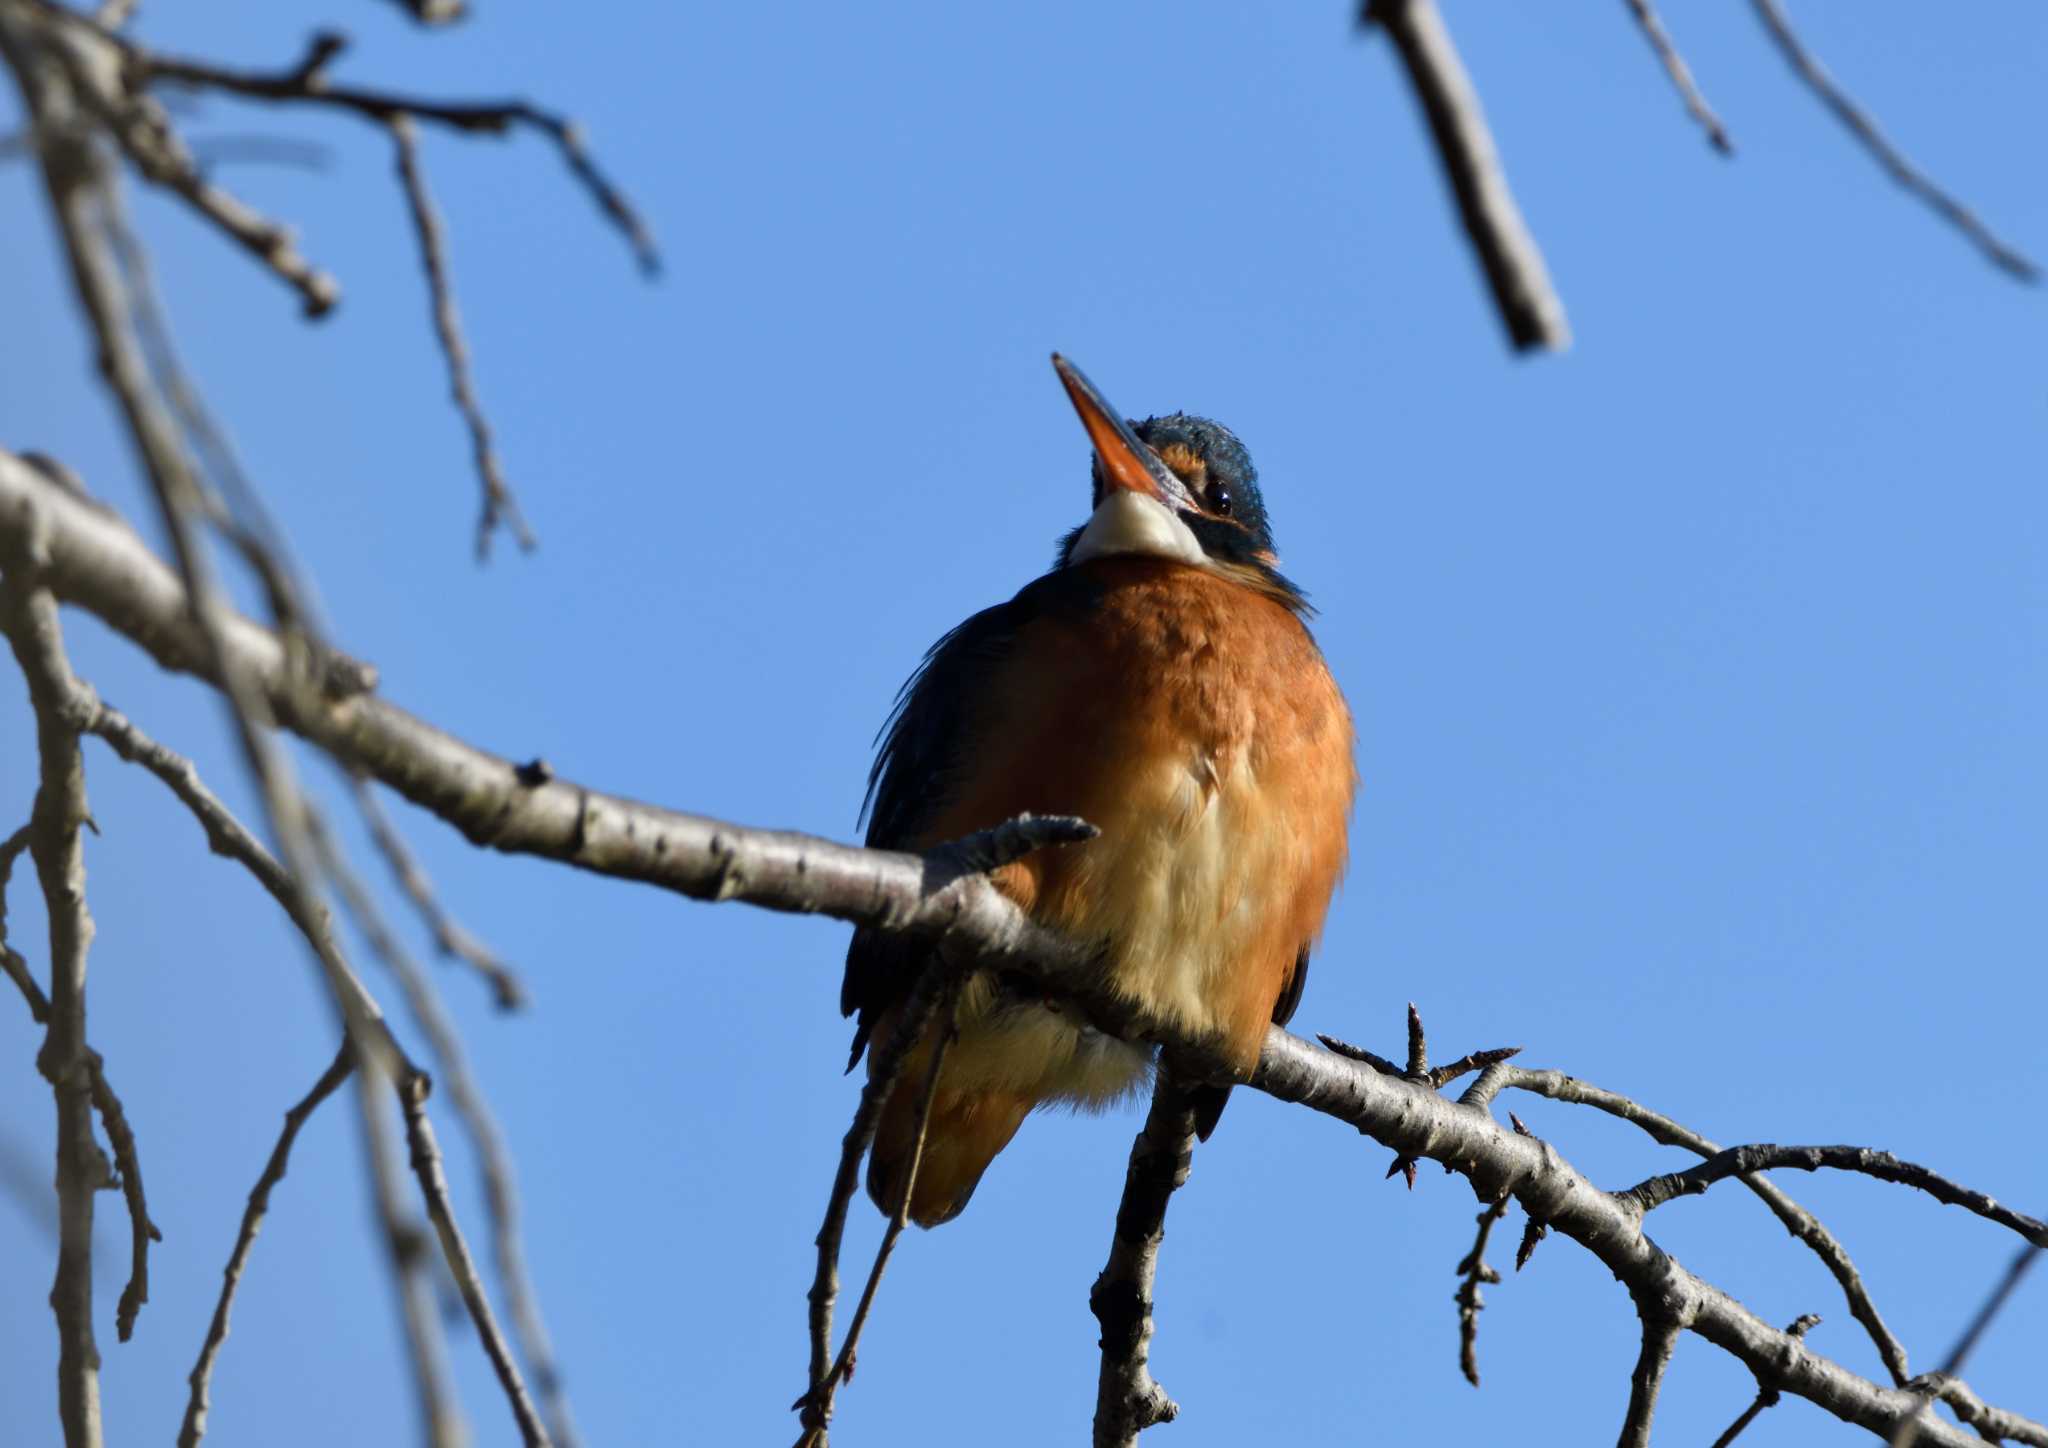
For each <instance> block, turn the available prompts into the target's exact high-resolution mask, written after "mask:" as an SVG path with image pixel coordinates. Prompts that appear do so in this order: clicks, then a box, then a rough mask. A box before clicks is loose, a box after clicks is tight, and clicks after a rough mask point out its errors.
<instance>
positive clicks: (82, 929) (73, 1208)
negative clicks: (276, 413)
mask: <svg viewBox="0 0 2048 1448" xmlns="http://www.w3.org/2000/svg"><path fill="white" fill-rule="evenodd" d="M0 26H4V21H0ZM39 561H40V559H39V557H38V556H37V550H36V548H35V546H34V540H33V537H32V536H31V535H11V536H8V537H4V538H0V564H4V566H5V569H6V573H5V575H4V577H0V628H4V629H5V631H6V634H7V639H8V642H9V644H10V645H11V646H12V647H13V650H14V657H15V661H16V662H17V663H18V664H19V665H20V666H21V672H22V675H23V676H24V677H25V678H26V679H27V681H28V693H29V702H30V703H31V705H32V706H33V707H34V710H35V717H36V757H37V762H38V782H37V786H36V797H35V806H34V810H33V812H32V814H31V815H30V818H29V833H28V851H29V857H30V859H31V860H33V861H34V863H35V867H36V879H37V882H38V883H39V884H40V885H41V886H42V892H43V904H44V907H45V910H46V912H47V914H48V916H49V930H50V994H49V1006H48V1011H47V1016H48V1024H47V1026H46V1027H45V1029H44V1034H43V1044H42V1048H41V1049H40V1050H39V1051H38V1052H37V1053H36V1068H37V1069H38V1070H39V1071H40V1072H41V1073H42V1075H43V1078H44V1079H45V1080H47V1081H48V1082H49V1083H50V1090H51V1092H52V1094H53V1095H54V1096H55V1097H56V1105H57V1220H58V1234H59V1235H58V1247H57V1279H56V1281H55V1283H53V1284H52V1286H51V1288H50V1306H51V1308H52V1309H53V1310H54V1311H55V1313H56V1315H57V1342H58V1357H57V1406H58V1413H59V1417H60V1419H61V1421H62V1422H63V1425H64V1441H65V1443H66V1444H67V1445H68V1448H98V1445H99V1443H100V1441H101V1438H100V1380H99V1370H100V1353H99V1346H98V1344H97V1343H95V1342H94V1340H93V1326H92V1229H93V1196H94V1193H96V1192H98V1191H99V1190H100V1189H101V1188H102V1187H104V1186H109V1185H111V1184H112V1173H111V1172H110V1170H109V1169H108V1166H107V1159H106V1156H105V1155H104V1154H103V1153H102V1152H101V1150H100V1146H99V1142H98V1141H97V1139H95V1137H94V1135H93V1124H92V1123H93V1069H92V1050H91V1048H90V1047H89V1046H88V1045H87V1044H86V1035H85V972H86V953H87V951H88V950H89V948H90V947H91V944H92V936H93V922H92V915H91V913H90V912H89V911H88V910H87V908H86V901H85V849H84V843H83V840H82V839H81V830H82V829H83V827H84V825H85V824H86V822H87V820H88V819H90V817H91V811H90V810H89V808H88V806H87V804H86V797H85V759H84V756H83V754H82V753H81V751H80V749H79V746H78V732H79V723H80V721H79V719H78V717H77V715H76V713H75V711H74V710H72V709H71V708H70V707H69V706H70V704H71V691H70V689H69V688H68V687H67V685H68V683H69V682H70V681H71V677H72V676H71V663H70V660H69V659H67V658H66V657H65V653H64V639H63V635H62V634H61V633H60V632H59V630H58V626H57V604H56V600H55V599H53V598H52V597H51V596H50V595H49V593H48V592H46V591H44V590H43V589H41V588H39V587H35V586H34V585H33V584H32V583H31V581H30V580H31V577H32V574H33V572H34V570H35V566H36V564H37V563H38V562H39ZM144 1250H145V1251H146V1250H147V1249H146V1246H145V1247H144Z"/></svg>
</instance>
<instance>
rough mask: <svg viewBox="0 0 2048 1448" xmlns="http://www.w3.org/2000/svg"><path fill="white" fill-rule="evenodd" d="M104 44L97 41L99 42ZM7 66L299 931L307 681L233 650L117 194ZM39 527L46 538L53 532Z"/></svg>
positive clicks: (107, 376)
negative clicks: (139, 322) (297, 721)
mask: <svg viewBox="0 0 2048 1448" xmlns="http://www.w3.org/2000/svg"><path fill="white" fill-rule="evenodd" d="M35 5H36V8H37V10H38V11H39V12H40V13H41V14H43V15H44V16H45V17H46V23H48V24H53V25H55V24H61V25H64V26H71V27H77V26H80V25H83V24H85V22H84V21H83V19H82V18H81V17H79V16H77V15H76V14H75V13H74V12H71V11H68V10H66V9H64V8H63V7H62V6H58V5H54V4H51V3H48V0H35ZM94 33H95V34H98V33H99V32H94ZM0 41H4V42H5V48H6V54H7V59H8V61H9V64H10V66H11V67H12V68H13V70H14V71H15V74H16V76H17V78H18V79H19V80H20V81H21V84H22V91H23V96H24V98H25V99H26V101H27V105H28V110H29V113H30V115H31V117H32V118H33V120H34V124H35V128H36V133H37V139H38V147H39V150H38V155H39V158H40V161H41V166H40V169H41V173H42V180H43V186H44V190H45V192H46V193H47V195H48V198H49V201H50V209H51V214H52V216H53V218H54V219H55V221H56V223H57V228H58V232H59V235H60V238H61V240H62V242H63V249H64V254H65V258H66V260H67V262H68V263H69V266H70V270H71V277H72V282H73V285H74V288H75V290H76V291H77V294H78V298H79V301H80V303H81V305H82V307H83V309H84V311H85V313H86V317H87V321H88V323H89V325H90V328H91V331H92V334H93V337H94V340H95V341H96V343H97V344H98V346H97V352H98V357H99V362H100V370H101V375H102V377H103V379H104V381H105V382H106V384H107V387H108V390H109V391H110V392H111V393H112V394H113V396H114V399H115V401H116V402H117V403H118V404H119V406H120V409H121V413H122V417H123V420H124V422H125V423H126V425H127V429H128V434H129V437H130V440H131V441H132V442H133V444H134V446H135V448H136V450H137V452H138V453H139V454H140V456H141V459H142V462H143V464H144V468H145V472H146V474H147V476H148V478H149V482H150V486H151V491H152V494H153V496H154V498H155V501H156V504H157V511H158V516H159V520H160V521H161V522H162V524H163V526H164V529H165V532H166V533H167V535H168V536H169V538H170V540H171V543H172V549H173V552H174V554H175V556H176V558H177V560H178V568H179V579H180V582H181V585H182V591H183V594H184V602H183V610H184V612H185V614H186V620H187V622H188V623H189V625H190V626H191V628H192V630H193V633H194V636H195V642H196V644H197V647H198V649H199V653H200V657H202V658H204V659H205V660H206V661H207V662H208V663H209V664H210V665H211V670H210V672H211V673H212V676H213V677H214V678H215V680H216V682H217V683H218V685H219V686H220V688H221V690H222V692H223V693H225V694H226V696H227V698H228V701H229V703H230V704H231V705H232V706H233V708H232V710H231V711H230V716H231V721H232V723H233V726H234V732H235V737H236V740H237V742H238V743H239V744H240V746H241V749H242V753H243V756H244V759H245V760H246V762H247V764H248V766H249V769H250V773H251V774H252V776H253V777H254V779H255V780H256V783H257V785H258V786H259V790H260V793H261V796H262V799H263V802H264V809H265V813H266V815H267V817H268V821H269V824H270V827H271V830H272V832H273V834H274V835H275V836H276V838H277V840H278V844H279V849H280V852H281V854H282V856H283V865H284V871H283V882H282V883H283V888H284V890H285V892H286V893H287V894H288V895H290V896H291V897H293V898H294V900H295V905H294V906H293V907H292V908H291V913H292V915H293V918H294V919H295V920H303V919H306V918H308V917H310V916H312V915H313V914H315V913H316V909H317V906H316V904H315V900H314V885H313V884H312V883H311V882H313V881H316V880H317V875H316V874H314V873H313V871H312V870H311V868H310V865H311V860H310V858H309V855H308V852H307V848H306V842H305V839H304V832H303V828H302V826H301V823H300V821H301V816H302V814H303V809H304V801H303V798H302V796H301V795H300V792H299V789H298V784H297V781H296V779H295V778H294V777H293V773H292V770H291V765H290V761H289V760H288V759H287V758H286V757H285V756H284V754H283V753H282V751H281V749H280V748H279V745H278V741H277V740H276V739H275V738H274V737H272V735H271V734H270V731H269V730H268V729H267V727H266V726H267V725H268V724H269V723H270V722H272V719H273V717H274V716H273V714H272V705H273V704H278V705H282V706H283V707H286V708H293V707H303V705H304V703H305V700H306V697H307V695H308V694H310V693H312V692H313V687H312V685H313V681H312V680H310V679H309V678H308V677H307V676H306V671H305V670H303V669H300V668H296V667H293V666H292V665H291V663H290V662H289V659H287V661H286V666H285V667H284V668H282V669H281V670H280V671H279V672H278V673H277V674H276V675H275V676H274V677H273V678H272V679H271V681H270V682H271V683H272V684H273V685H274V686H277V688H278V692H277V693H276V694H274V695H273V694H270V693H268V692H266V691H258V690H257V689H255V688H254V687H253V680H252V679H251V678H250V677H249V676H248V673H247V671H246V668H245V663H246V661H245V658H244V656H243V655H242V654H241V653H240V652H239V651H237V650H236V649H234V648H233V647H232V646H231V644H230V642H229V637H228V636H229V634H230V633H232V631H233V628H234V616H233V614H232V611H231V610H230V609H229V608H228V606H227V604H226V603H225V602H224V600H223V598H222V595H221V590H220V587H219V584H218V582H217V580H216V579H215V578H214V575H213V569H212V561H211V558H210V556H209V554H208V551H207V547H206V540H205V536H204V532H203V528H204V523H205V521H206V519H207V508H206V499H205V490H204V488H203V487H202V486H201V485H200V483H199V480H198V477H197V475H196V472H195V470H194V468H193V466H192V462H191V459H190V457H189V456H188V454H187V452H186V450H185V447H184V443H183V439H182V437H181V435H180V432H179V428H178V425H177V423H176V421H175V419H174V417H173V414H172V410H171V408H170V406H169V405H168V403H167V402H166V401H165V399H164V397H163V395H162V393H161V391H160V390H159V388H158V387H157V386H156V384H155V381H154V379H153V377H152V374H151V369H150V366H149V362H148V358H147V354H146V352H145V350H144V348H143V346H142V344H141V342H140V340H139V338H138V336H137V332H136V328H135V321H134V316H133V314H132V312H131V310H130V306H129V297H128V288H127V287H126V286H125V285H124V282H123V277H122V267H121V264H120V261H119V259H118V257H117V256H116V254H115V248H114V246H113V244H112V242H111V240H110V237H109V234H108V229H107V226H106V224H105V219H106V217H107V216H108V215H109V214H110V212H111V209H112V208H111V203H109V202H108V200H107V198H108V197H109V196H110V195H111V194H112V193H113V192H114V190H115V189H116V186H117V178H115V177H114V176H112V175H111V174H110V173H109V172H108V169H107V167H106V165H105V164H104V161H103V159H102V158H101V156H100V155H99V154H98V152H97V150H96V149H95V147H94V145H93V142H92V138H91V136H90V134H89V129H88V124H87V118H86V115H85V113H84V111H83V110H82V108H81V107H82V103H81V101H80V98H79V97H78V95H77V94H76V93H75V89H74V86H75V82H74V81H73V79H72V77H71V75H70V73H69V71H68V70H67V67H66V65H65V64H64V63H63V61H62V60H61V59H59V58H56V57H53V56H52V55H51V54H49V53H48V52H49V47H48V46H40V47H39V46H37V45H35V44H33V43H25V42H23V41H21V40H20V39H19V37H18V35H17V32H16V31H15V29H14V28H13V27H12V26H11V25H9V26H0ZM38 526H45V527H47V526H49V525H48V524H47V522H45V523H42V524H39V525H38ZM316 959H317V961H318V963H319V965H320V966H321V969H322V971H323V973H325V974H326V976H327V983H328V986H329V989H330V991H331V992H332V994H333V997H334V999H335V1001H336V1004H337V1006H338V1008H339V1009H340V1011H341V1013H342V1017H343V1020H344V1022H345V1023H346V1025H347V1028H348V1030H349V1033H350V1035H351V1036H353V1037H354V1038H355V1039H356V1040H357V1041H358V1043H359V1045H361V1047H362V1048H363V1049H364V1050H366V1051H371V1052H378V1053H383V1052H386V1051H387V1050H388V1040H387V1038H386V1037H385V1035H384V1034H383V1033H382V1031H381V1029H380V1028H381V1022H380V1021H379V1020H378V1019H376V1017H375V1016H374V1013H372V1012H370V1011H368V1010H366V1008H365V1006H364V1003H363V1001H362V999H361V998H360V996H359V995H358V994H357V993H355V992H353V991H352V990H351V989H350V982H349V981H348V980H346V979H345V978H344V975H343V974H340V973H337V972H336V971H335V970H334V969H333V967H332V964H331V962H330V960H329V958H328V957H327V956H325V955H321V954H319V953H318V952H317V951H316Z"/></svg>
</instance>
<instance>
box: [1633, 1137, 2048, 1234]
mask: <svg viewBox="0 0 2048 1448" xmlns="http://www.w3.org/2000/svg"><path fill="white" fill-rule="evenodd" d="M1778 1167H1797V1168H1798V1169H1799V1170H1801V1171H1819V1170H1820V1169H1821V1168H1822V1167H1829V1168H1832V1169H1833V1170H1836V1171H1850V1172H1858V1173H1861V1174H1862V1175H1864V1176H1873V1177H1876V1178H1877V1179H1878V1180H1879V1181H1887V1182H1897V1183H1899V1184H1900V1185H1902V1186H1909V1187H1915V1188H1918V1189H1919V1190H1920V1191H1923V1192H1925V1193H1927V1194H1928V1195H1929V1196H1931V1197H1933V1198H1934V1199H1935V1200H1936V1201H1938V1202H1941V1203H1942V1204H1944V1205H1945V1206H1951V1207H1961V1208H1963V1209H1964V1210H1966V1211H1970V1212H1975V1213H1976V1214H1977V1215H1978V1216H1980V1217H1982V1218H1984V1219H1985V1220H1986V1221H1989V1222H1996V1223H1997V1224H1998V1225H1999V1226H2001V1227H2005V1228H2008V1229H2009V1230H2011V1231H2014V1232H2017V1233H2019V1234H2020V1236H2022V1237H2024V1238H2025V1239H2026V1240H2027V1241H2028V1242H2031V1243H2032V1244H2033V1245H2034V1246H2036V1247H2048V1222H2043V1221H2042V1220H2041V1219H2040V1218H2038V1217H2030V1216H2028V1215H2027V1214H2026V1213H2025V1212H2016V1211H2014V1210H2013V1209H2012V1208H2011V1207H2008V1206H2006V1205H2005V1204H2004V1203H2002V1202H1999V1201H1997V1200H1995V1199H1994V1198H1992V1197H1990V1196H1987V1195H1985V1194H1984V1193H1983V1192H1979V1191H1972V1190H1971V1189H1970V1188H1968V1187H1965V1186H1959V1185H1957V1184H1956V1183H1955V1182H1952V1181H1950V1180H1949V1179H1948V1178H1947V1177H1945V1176H1942V1175H1941V1174H1940V1173H1938V1172H1935V1171H1931V1170H1929V1169H1928V1168H1927V1167H1924V1166H1920V1165H1918V1164H1917V1163H1915V1162H1910V1161H1900V1160H1899V1159H1898V1158H1897V1157H1895V1156H1893V1155H1892V1154H1891V1153H1890V1152H1888V1151H1873V1150H1872V1149H1871V1148H1869V1147H1867V1146H1773V1145H1770V1144H1768V1143H1764V1144H1759V1145H1755V1146H1733V1147H1730V1148H1728V1149H1727V1150H1726V1151H1723V1152H1721V1153H1720V1154H1719V1155H1717V1156H1713V1157H1709V1158H1708V1159H1707V1160H1706V1161H1703V1162H1701V1163H1700V1164H1699V1165H1698V1166H1696V1167H1691V1168H1689V1169H1687V1170H1685V1171H1680V1172H1671V1173H1668V1174H1666V1175H1663V1176H1654V1177H1651V1178H1650V1179H1649V1180H1648V1181H1644V1182H1640V1183H1638V1184H1637V1185H1635V1186H1633V1187H1630V1188H1629V1189H1628V1190H1627V1191H1625V1192H1619V1193H1617V1194H1616V1195H1617V1196H1618V1197H1620V1198H1621V1199H1622V1201H1623V1203H1624V1204H1625V1205H1627V1206H1630V1207H1632V1208H1633V1209H1634V1210H1635V1211H1636V1212H1638V1213H1643V1214H1647V1213H1649V1212H1651V1211H1653V1210H1655V1209H1656V1208H1657V1207H1660V1206H1662V1205H1663V1204H1664V1203H1665V1202H1668V1201H1671V1200H1673V1199H1674V1198H1677V1197H1689V1196H1697V1195H1698V1194H1699V1193H1701V1192H1704V1191H1705V1190H1707V1188H1709V1187H1711V1186H1713V1185H1714V1183H1716V1182H1720V1181H1726V1180H1727V1179H1728V1178H1729V1177H1739V1176H1750V1175H1752V1174H1754V1173H1756V1172H1761V1171H1771V1170H1773V1169H1775V1168H1778Z"/></svg>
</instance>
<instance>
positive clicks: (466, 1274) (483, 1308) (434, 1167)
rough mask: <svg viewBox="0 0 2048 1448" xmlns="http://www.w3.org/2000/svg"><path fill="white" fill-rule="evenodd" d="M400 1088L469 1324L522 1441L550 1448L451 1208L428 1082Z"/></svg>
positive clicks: (417, 1080)
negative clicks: (429, 1114)
mask: <svg viewBox="0 0 2048 1448" xmlns="http://www.w3.org/2000/svg"><path fill="white" fill-rule="evenodd" d="M397 1085H398V1099H399V1104H400V1105H401V1106H402V1107H403V1108H404V1110H405V1138H406V1142H407V1143H408V1145H409V1146H410V1147H411V1157H412V1170H413V1175H414V1176H415V1177H416V1178H418V1180H419V1184H420V1195H421V1196H422V1197H424V1198H425V1200H426V1204H427V1219H428V1220H429V1221H431V1222H432V1223H433V1224H434V1233H435V1235H436V1236H438V1237H439V1238H440V1239H441V1256H442V1258H443V1260H445V1261H446V1262H447V1264H448V1275H449V1276H451V1277H453V1278H454V1279H455V1286H456V1288H457V1290H459V1291H460V1292H461V1293H462V1302H463V1305H464V1306H465V1307H467V1308H468V1309H469V1320H470V1323H471V1325H472V1326H474V1327H475V1328H476V1334H477V1337H478V1338H479V1339H481V1340H482V1342H483V1345H484V1354H485V1356H487V1357H489V1358H490V1360H491V1367H492V1369H493V1370H494V1371H495V1372H496V1373H497V1375H498V1386H499V1387H500V1388H501V1389H503V1391H504V1394H505V1398H506V1401H507V1402H509V1403H510V1404H511V1407H512V1418H513V1421H514V1422H516V1423H517V1424H518V1425H519V1436H520V1438H521V1439H522V1440H523V1441H524V1442H525V1444H526V1448H548V1445H549V1443H550V1442H551V1440H550V1439H549V1437H548V1430H547V1429H546V1427H544V1426H543V1425H542V1423H541V1420H540V1414H539V1413H537V1412H536V1411H534V1406H533V1400H532V1399H531V1398H530V1397H528V1396H527V1392H526V1381H525V1379H524V1378H522V1377H521V1376H520V1373H519V1364H518V1363H516V1362H514V1361H513V1359H512V1348H511V1346H510V1344H508V1343H507V1342H506V1341H505V1334H504V1333H503V1332H502V1331H501V1330H500V1329H499V1327H498V1318H497V1314H495V1313H494V1312H492V1311H491V1303H490V1299H489V1298H488V1297H487V1296H485V1294H484V1283H483V1278H482V1277H481V1276H480V1275H479V1274H478V1272H477V1270H476V1259H475V1258H474V1257H473V1256H471V1255H470V1251H469V1242H468V1241H467V1239H465V1238H464V1237H463V1235H462V1228H461V1226H460V1225H459V1224H458V1223H457V1222H456V1220H455V1209H454V1207H453V1206H451V1205H450V1203H449V1198H448V1177H447V1174H446V1173H445V1172H444V1171H443V1170H442V1168H441V1148H440V1146H439V1145H438V1144H437V1143H436V1142H435V1140H434V1124H433V1123H432V1122H431V1121H429V1120H428V1119H427V1090H428V1085H427V1078H426V1076H425V1075H424V1074H422V1073H420V1072H414V1073H412V1074H411V1075H410V1076H408V1077H406V1078H405V1079H403V1080H401V1081H399V1082H398V1083H397Z"/></svg>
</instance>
